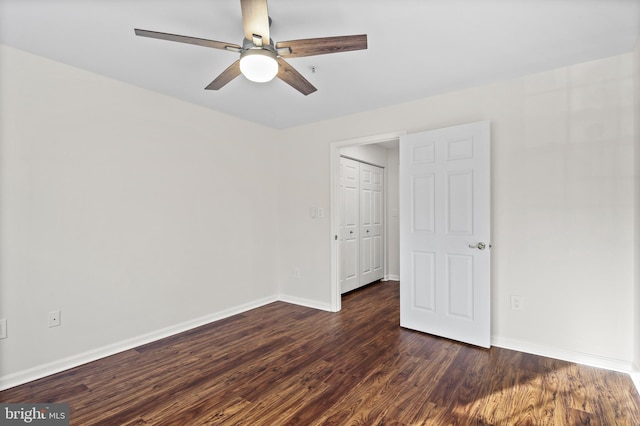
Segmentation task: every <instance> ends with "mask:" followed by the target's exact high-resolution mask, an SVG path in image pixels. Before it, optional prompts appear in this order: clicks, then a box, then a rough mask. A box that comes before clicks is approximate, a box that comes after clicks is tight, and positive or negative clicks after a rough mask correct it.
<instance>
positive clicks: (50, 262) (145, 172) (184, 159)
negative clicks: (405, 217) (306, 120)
mask: <svg viewBox="0 0 640 426" xmlns="http://www.w3.org/2000/svg"><path fill="white" fill-rule="evenodd" d="M0 58H1V60H0V93H1V94H2V96H1V97H0V120H1V122H0V144H1V145H0V148H1V154H2V157H1V169H0V184H1V199H0V203H1V207H2V209H1V217H0V233H1V234H0V235H1V237H0V238H1V239H0V243H1V246H0V247H1V249H2V252H1V257H0V262H1V264H0V266H1V275H0V295H1V298H0V317H2V318H6V319H7V321H8V334H9V337H8V338H7V339H3V340H0V378H2V379H4V382H3V383H2V384H3V385H6V384H8V383H10V382H11V380H13V379H15V380H18V381H19V380H21V379H24V378H28V377H29V374H34V375H36V376H37V375H39V374H41V373H43V372H46V371H47V369H56V368H58V367H62V366H64V365H65V363H68V364H73V363H74V362H75V361H78V360H83V359H84V358H83V357H85V358H86V357H88V358H90V357H91V356H93V355H100V354H102V353H103V352H105V351H106V352H108V351H109V350H116V349H118V348H120V347H121V346H122V345H126V343H127V342H129V343H131V342H134V343H135V342H139V337H140V336H147V337H149V335H147V334H148V333H151V335H153V336H155V335H157V333H158V331H159V330H160V331H163V330H164V332H170V331H171V330H173V331H175V329H176V327H178V328H180V327H181V326H188V325H194V324H196V323H198V322H202V321H203V320H206V319H211V318H212V317H216V315H219V314H220V313H224V312H226V310H228V309H236V308H237V307H239V306H246V305H252V304H255V303H263V302H264V300H273V299H275V295H276V294H277V282H276V280H275V276H276V268H277V265H276V253H277V245H276V240H277V228H276V226H275V225H276V223H277V220H276V216H275V215H276V200H275V197H274V196H273V195H274V188H275V185H276V174H275V172H274V170H276V169H277V167H276V162H275V160H276V158H275V154H276V150H275V144H276V142H277V139H276V137H275V131H274V130H271V129H267V128H264V127H261V126H258V125H254V124H251V123H248V122H244V121H241V120H237V119H234V118H231V117H228V116H225V115H222V114H218V113H215V112H213V111H210V110H207V109H204V108H200V107H197V106H193V105H190V104H187V103H183V102H180V101H177V100H174V99H171V98H168V97H165V96H161V95H158V94H155V93H152V92H149V91H145V90H141V89H138V88H135V87H131V86H128V85H125V84H122V83H119V82H117V81H114V80H110V79H107V78H103V77H101V76H98V75H95V74H91V73H88V72H84V71H81V70H78V69H75V68H71V67H68V66H65V65H62V64H59V63H55V62H52V61H48V60H45V59H43V58H40V57H37V56H33V55H30V54H27V53H23V52H20V51H17V50H14V49H11V48H8V47H3V46H0ZM57 309H61V310H62V326H61V327H57V328H48V327H47V313H48V312H49V311H52V310H57ZM154 333H156V334H154ZM153 336H151V337H153ZM132 339H133V340H132ZM68 357H70V358H68ZM32 369H35V370H32ZM16 375H17V377H15V376H16Z"/></svg>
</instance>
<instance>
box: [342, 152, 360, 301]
mask: <svg viewBox="0 0 640 426" xmlns="http://www.w3.org/2000/svg"><path fill="white" fill-rule="evenodd" d="M359 169H360V166H359V163H358V162H357V161H353V160H349V159H347V158H340V226H339V241H340V248H339V250H340V291H341V292H342V293H345V292H347V291H350V290H353V289H354V288H357V287H358V286H359V285H360V274H359V271H360V251H359V244H360V241H359V240H360V237H359V235H360V226H359V196H360V195H359V194H360V177H359Z"/></svg>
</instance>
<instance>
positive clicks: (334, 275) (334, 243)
mask: <svg viewBox="0 0 640 426" xmlns="http://www.w3.org/2000/svg"><path fill="white" fill-rule="evenodd" d="M406 134H407V131H406V130H398V131H394V132H389V133H382V134H377V135H371V136H363V137H360V138H355V139H346V140H340V141H335V142H331V143H330V145H329V152H330V156H331V159H330V167H331V169H330V173H329V175H330V182H331V236H330V237H331V282H330V285H331V288H330V291H331V311H332V312H338V311H340V310H341V309H342V295H341V294H340V250H339V247H340V244H339V243H340V242H339V241H338V240H337V235H338V231H339V229H338V227H339V225H340V210H339V208H340V149H342V148H346V147H349V146H357V145H370V144H377V143H381V142H387V141H390V140H394V139H400V136H405V135H406ZM386 179H387V178H386V176H385V182H384V184H385V188H386ZM385 211H386V201H385ZM385 223H386V222H385ZM384 233H385V234H386V225H385V229H384ZM385 237H386V235H385ZM384 247H385V250H384V251H385V273H386V261H387V238H385V239H384Z"/></svg>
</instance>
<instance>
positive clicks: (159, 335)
mask: <svg viewBox="0 0 640 426" xmlns="http://www.w3.org/2000/svg"><path fill="white" fill-rule="evenodd" d="M277 300H278V298H277V297H275V296H271V297H265V298H263V299H258V300H254V301H252V302H249V303H245V304H243V305H240V306H235V307H233V308H229V309H225V310H224V311H220V312H215V313H212V314H209V315H205V316H203V317H200V318H196V319H193V320H190V321H185V322H183V323H180V324H176V325H172V326H170V327H166V328H163V329H160V330H156V331H152V332H150V333H146V334H143V335H140V336H136V337H132V338H130V339H126V340H123V341H120V342H116V343H113V344H110V345H106V346H103V347H100V348H97V349H92V350H90V351H87V352H83V353H80V354H77V355H72V356H70V357H67V358H63V359H60V360H56V361H53V362H49V363H47V364H42V365H39V366H36V367H33V368H29V369H27V370H23V371H18V372H17V373H12V374H8V375H6V376H2V377H0V390H5V389H9V388H12V387H14V386H18V385H21V384H24V383H27V382H30V381H33V380H36V379H41V378H43V377H46V376H50V375H51V374H55V373H59V372H61V371H64V370H68V369H70V368H73V367H77V366H79V365H82V364H86V363H89V362H92V361H95V360H98V359H100V358H104V357H107V356H110V355H114V354H117V353H119V352H123V351H126V350H129V349H133V348H136V347H138V346H141V345H144V344H147V343H151V342H154V341H156V340H160V339H164V338H165V337H169V336H173V335H174V334H178V333H182V332H184V331H188V330H191V329H193V328H196V327H200V326H202V325H205V324H209V323H211V322H214V321H218V320H221V319H224V318H227V317H230V316H232V315H236V314H240V313H242V312H246V311H248V310H251V309H255V308H258V307H260V306H264V305H266V304H269V303H272V302H276V301H277Z"/></svg>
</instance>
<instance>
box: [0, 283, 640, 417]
mask: <svg viewBox="0 0 640 426" xmlns="http://www.w3.org/2000/svg"><path fill="white" fill-rule="evenodd" d="M398 290H399V289H398V283H397V282H388V283H379V284H376V285H373V286H370V287H368V288H365V289H363V290H362V291H356V292H353V293H351V294H349V295H347V296H345V297H344V299H343V310H342V312H340V313H329V312H323V311H317V310H313V309H309V308H305V307H301V306H296V305H289V304H286V303H282V302H277V303H272V304H270V305H267V306H264V307H261V308H258V309H254V310H252V311H249V312H246V313H244V314H241V315H236V316H233V317H230V318H227V319H224V320H222V321H218V322H216V323H212V324H209V325H206V326H203V327H200V328H197V329H194V330H191V331H188V332H186V333H182V334H179V335H176V336H173V337H170V338H167V339H163V340H161V341H157V342H154V343H151V344H148V345H144V346H141V347H138V348H136V349H132V350H128V351H125V352H122V353H120V354H117V355H114V356H111V357H108V358H105V359H102V360H99V361H96V362H92V363H90V364H86V365H83V366H80V367H77V368H74V369H72V370H68V371H66V372H63V373H59V374H56V375H53V376H50V377H46V378H43V379H40V380H37V381H34V382H31V383H28V384H25V385H22V386H19V387H15V388H12V389H8V390H6V391H3V392H0V401H1V402H67V403H69V404H70V406H71V424H72V425H94V424H104V425H209V424H215V425H236V424H237V425H252V426H253V425H269V426H271V425H423V424H426V425H607V426H608V425H640V398H639V397H638V394H637V392H636V390H635V388H634V386H633V384H632V382H631V380H630V378H629V377H628V376H627V375H626V374H622V373H616V372H611V371H606V370H601V369H597V368H591V367H586V366H580V365H576V364H572V363H569V362H563V361H558V360H554V359H549V358H544V357H539V356H534V355H528V354H524V353H520V352H514V351H510V350H506V349H500V348H492V349H490V350H486V349H479V348H475V347H472V346H468V345H465V344H461V343H456V342H452V341H449V340H446V339H441V338H436V337H432V336H429V335H425V334H421V333H417V332H413V331H409V330H405V329H402V328H400V327H399V319H398V318H399V306H398V298H399V296H398V293H399V291H398Z"/></svg>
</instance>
